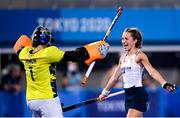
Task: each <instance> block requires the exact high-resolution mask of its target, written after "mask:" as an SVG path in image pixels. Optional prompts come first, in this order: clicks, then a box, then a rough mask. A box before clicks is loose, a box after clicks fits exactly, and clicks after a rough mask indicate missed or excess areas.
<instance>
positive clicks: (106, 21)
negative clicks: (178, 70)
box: [0, 8, 180, 47]
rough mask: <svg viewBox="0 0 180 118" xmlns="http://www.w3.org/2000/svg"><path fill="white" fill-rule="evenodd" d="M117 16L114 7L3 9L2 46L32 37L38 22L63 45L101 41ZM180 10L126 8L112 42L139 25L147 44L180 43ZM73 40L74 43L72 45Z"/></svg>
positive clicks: (114, 30)
mask: <svg viewBox="0 0 180 118" xmlns="http://www.w3.org/2000/svg"><path fill="white" fill-rule="evenodd" d="M115 15H116V10H115V9H110V8H102V9H100V8H99V9H87V8H79V9H59V10H0V19H1V22H0V26H1V27H0V46H1V47H7V46H12V44H13V43H14V42H15V41H16V40H17V38H18V37H19V36H20V35H21V34H26V35H28V36H30V35H31V34H32V32H33V29H34V28H35V27H36V26H38V25H43V26H46V27H48V28H49V29H50V30H51V31H52V32H53V33H54V35H55V37H56V41H57V43H58V44H60V45H64V46H66V45H68V44H70V45H76V44H84V43H87V42H92V41H96V40H101V39H102V38H103V37H104V35H105V32H106V31H107V28H108V27H109V25H110V24H111V22H112V20H113V18H114V17H115ZM179 21H180V9H176V8H157V9H152V8H124V11H123V14H122V15H121V17H120V19H119V20H118V22H117V24H115V27H114V29H113V30H112V34H111V35H110V37H109V42H110V43H112V44H113V45H119V44H121V34H122V32H123V30H124V28H126V27H138V28H139V29H141V31H142V32H143V36H144V44H148V45H151V44H153V45H154V44H160V45H162V44H172V45H173V44H180V22H179ZM72 43H73V44H72Z"/></svg>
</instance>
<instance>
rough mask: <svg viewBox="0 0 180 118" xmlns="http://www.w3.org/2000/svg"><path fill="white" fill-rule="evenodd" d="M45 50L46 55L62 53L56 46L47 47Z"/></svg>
mask: <svg viewBox="0 0 180 118" xmlns="http://www.w3.org/2000/svg"><path fill="white" fill-rule="evenodd" d="M45 50H46V51H45V52H46V53H48V54H56V53H63V52H64V51H62V50H60V49H59V48H58V47H56V46H48V47H46V48H45Z"/></svg>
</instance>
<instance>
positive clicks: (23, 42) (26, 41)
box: [13, 35, 32, 54]
mask: <svg viewBox="0 0 180 118" xmlns="http://www.w3.org/2000/svg"><path fill="white" fill-rule="evenodd" d="M26 46H32V42H31V39H30V38H29V37H27V36H26V35H21V36H20V37H19V39H18V40H17V41H16V43H15V45H14V47H13V51H14V52H15V53H16V54H19V53H20V51H21V50H22V49H23V48H24V47H26Z"/></svg>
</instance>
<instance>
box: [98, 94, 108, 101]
mask: <svg viewBox="0 0 180 118" xmlns="http://www.w3.org/2000/svg"><path fill="white" fill-rule="evenodd" d="M105 97H106V96H104V95H102V94H100V95H99V97H98V100H99V101H103V100H105Z"/></svg>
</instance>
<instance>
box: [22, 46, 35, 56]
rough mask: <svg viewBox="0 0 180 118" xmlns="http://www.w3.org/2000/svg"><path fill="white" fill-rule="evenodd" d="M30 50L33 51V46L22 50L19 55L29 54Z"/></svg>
mask: <svg viewBox="0 0 180 118" xmlns="http://www.w3.org/2000/svg"><path fill="white" fill-rule="evenodd" d="M30 50H33V47H32V46H27V47H24V48H22V49H21V51H20V52H19V54H24V53H29V51H30Z"/></svg>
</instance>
